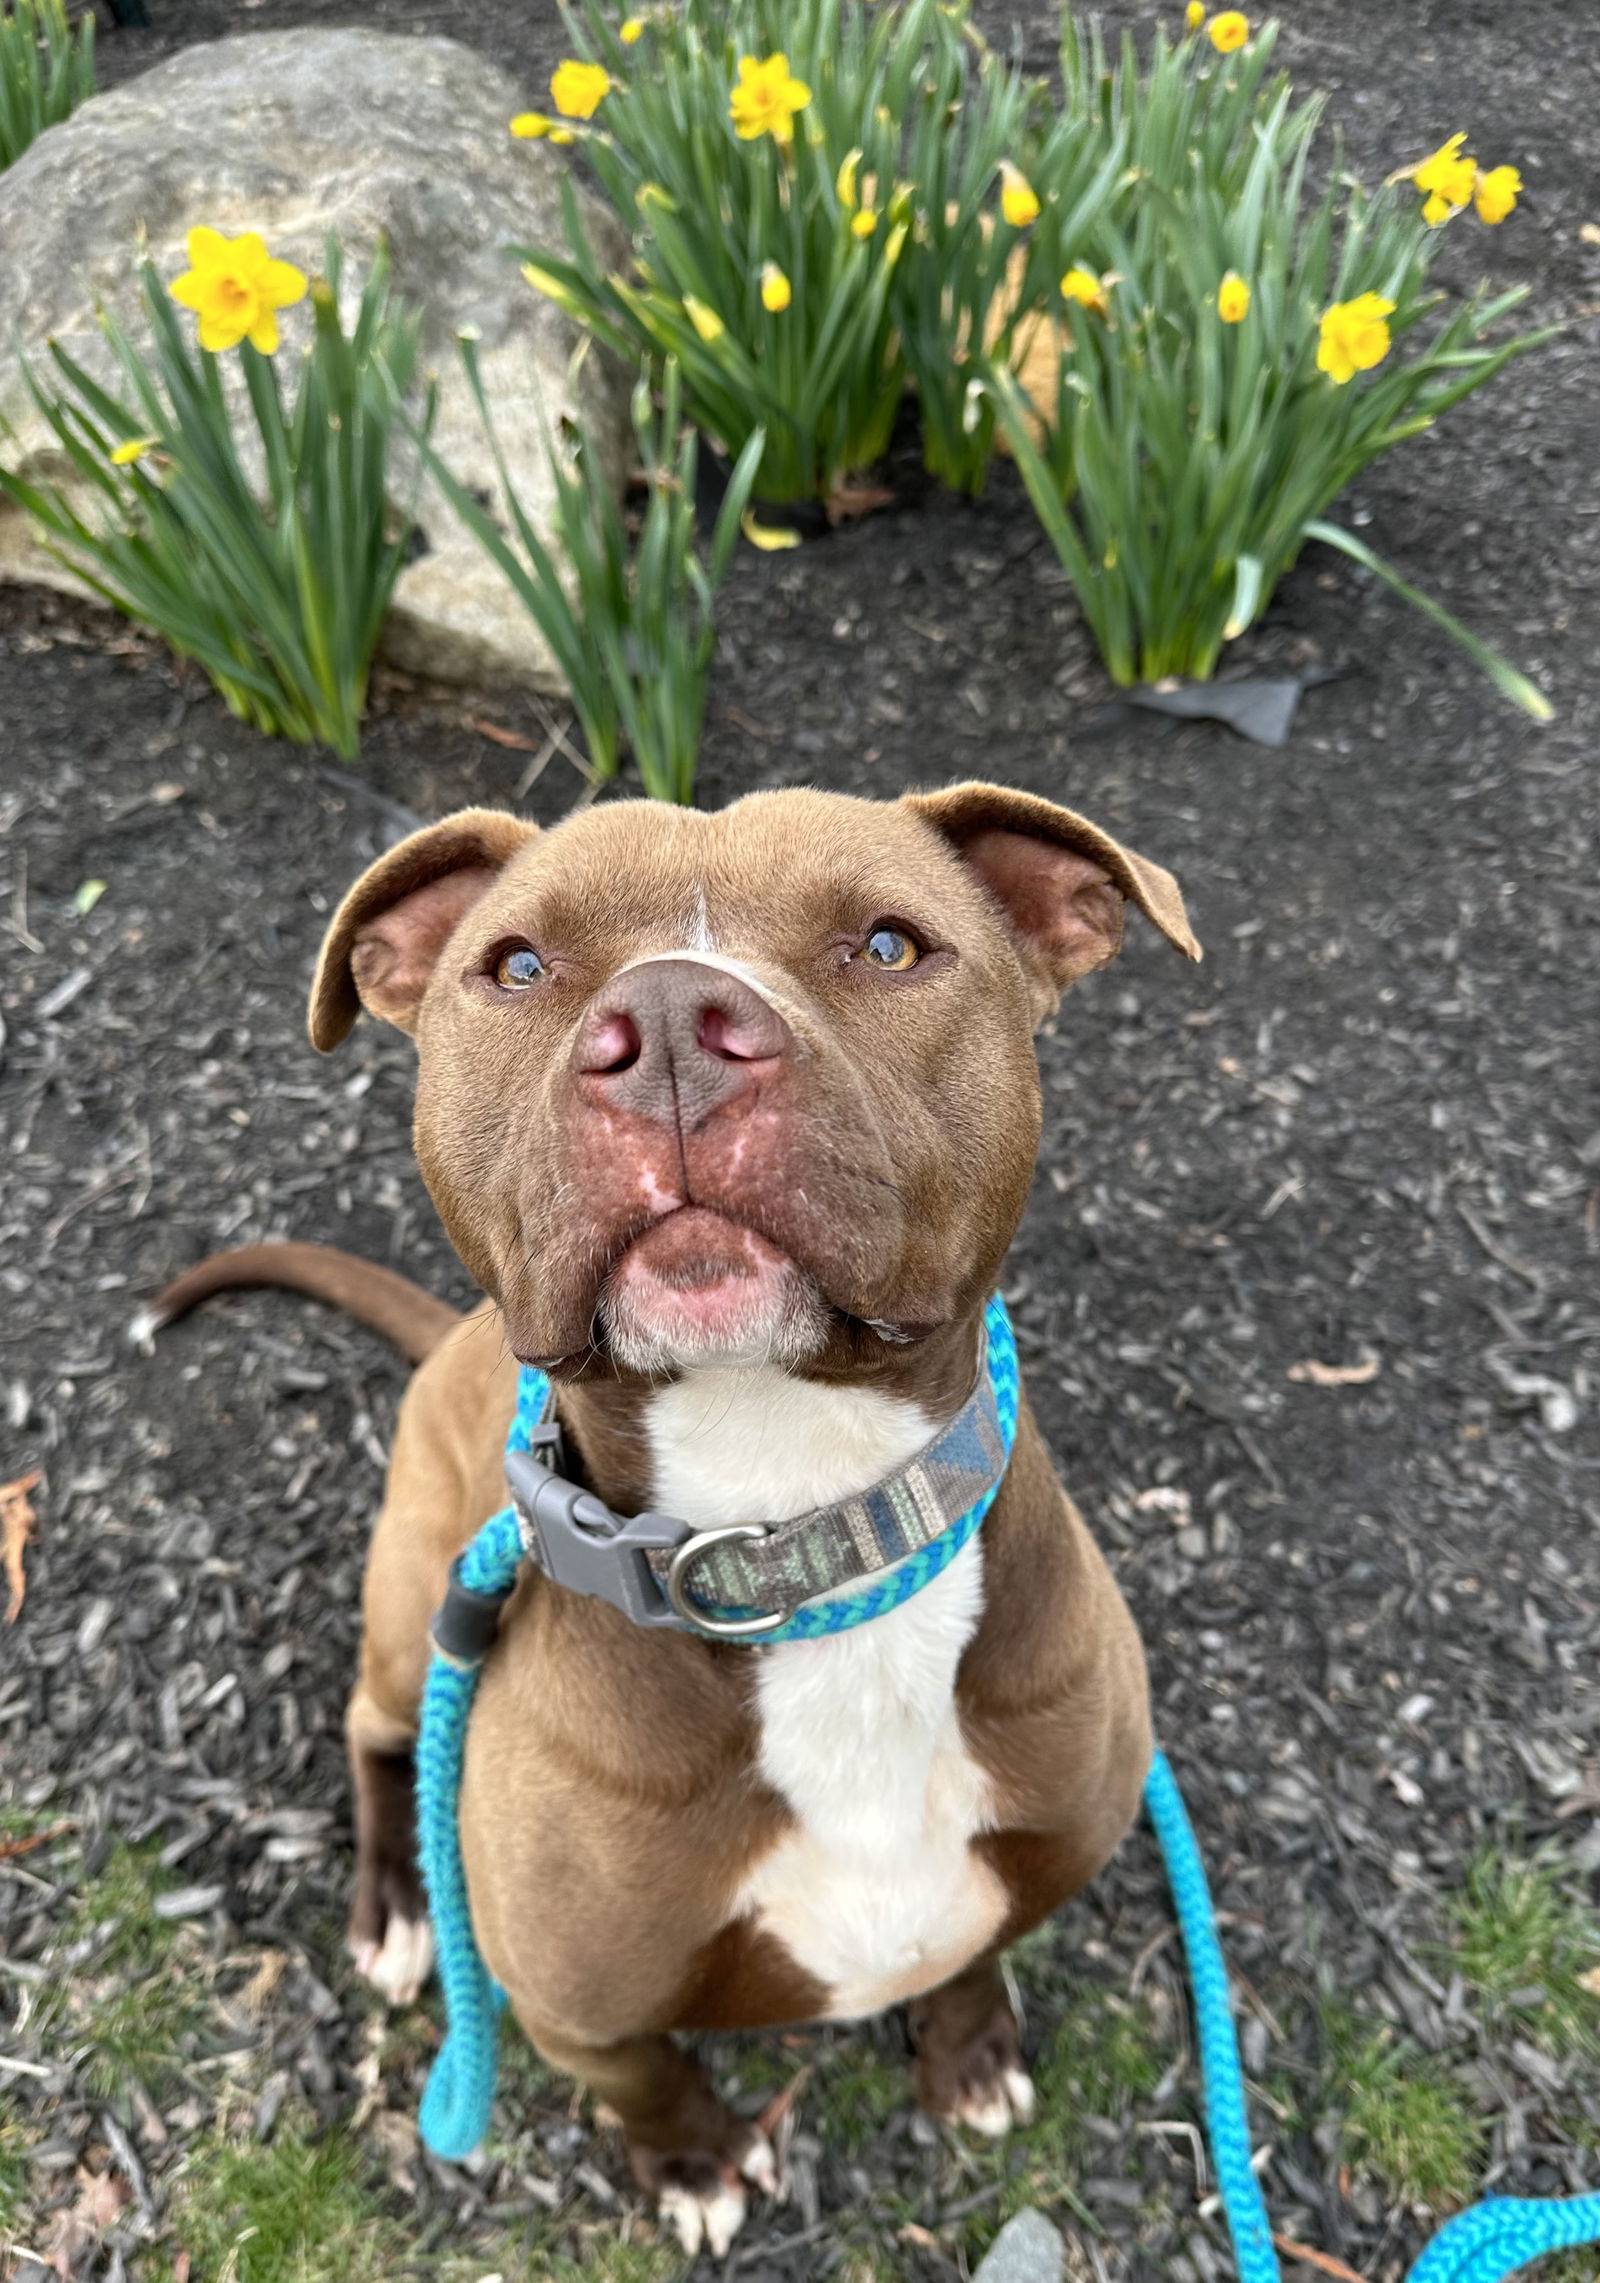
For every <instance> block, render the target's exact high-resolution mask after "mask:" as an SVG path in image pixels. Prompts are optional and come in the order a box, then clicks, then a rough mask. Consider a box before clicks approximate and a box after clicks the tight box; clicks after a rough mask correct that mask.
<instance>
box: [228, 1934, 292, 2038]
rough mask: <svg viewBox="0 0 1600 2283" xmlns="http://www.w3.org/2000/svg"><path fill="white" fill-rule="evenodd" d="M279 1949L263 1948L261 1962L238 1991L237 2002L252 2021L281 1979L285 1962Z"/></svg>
mask: <svg viewBox="0 0 1600 2283" xmlns="http://www.w3.org/2000/svg"><path fill="white" fill-rule="evenodd" d="M286 1962H287V1961H286V1960H285V1957H284V1954H283V1952H282V1951H281V1950H263V1951H262V1953H261V1963H260V1965H259V1966H257V1968H256V1970H255V1972H254V1973H253V1974H252V1975H251V1977H250V1979H249V1981H248V1982H246V1983H245V1985H244V1987H243V1989H241V1990H240V1992H239V1998H238V2003H239V2005H240V2007H241V2008H242V2010H243V2011H244V2012H245V2013H246V2014H248V2015H249V2017H250V2019H251V2020H252V2021H259V2020H260V2019H261V2016H262V2015H263V2014H264V2013H265V2012H266V2010H267V2003H268V2000H269V1999H270V1998H271V1996H272V1994H273V1992H274V1990H276V1988H277V1987H278V1984H279V1983H280V1982H281V1981H282V1979H283V1969H284V1966H285V1964H286Z"/></svg>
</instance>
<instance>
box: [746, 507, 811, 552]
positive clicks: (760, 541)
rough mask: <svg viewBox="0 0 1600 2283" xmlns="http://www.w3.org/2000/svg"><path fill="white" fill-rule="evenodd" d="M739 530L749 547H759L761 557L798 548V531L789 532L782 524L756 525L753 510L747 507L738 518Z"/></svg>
mask: <svg viewBox="0 0 1600 2283" xmlns="http://www.w3.org/2000/svg"><path fill="white" fill-rule="evenodd" d="M739 529H740V530H741V531H742V532H743V533H744V535H745V537H746V538H747V539H748V540H749V542H750V544H751V546H752V547H759V548H760V549H761V552H762V554H763V555H774V554H777V553H778V552H779V551H780V550H781V549H782V548H785V547H798V546H799V544H800V534H799V532H798V531H791V530H789V529H788V528H786V527H785V526H784V525H782V524H777V523H758V522H757V521H756V518H755V513H754V510H753V509H751V508H748V507H747V508H746V509H745V511H744V513H743V515H741V516H740V518H739Z"/></svg>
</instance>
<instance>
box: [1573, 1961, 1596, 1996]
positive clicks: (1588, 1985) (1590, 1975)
mask: <svg viewBox="0 0 1600 2283" xmlns="http://www.w3.org/2000/svg"><path fill="white" fill-rule="evenodd" d="M1578 1987H1579V1989H1580V1990H1587V1991H1588V1993H1589V1995H1590V1997H1592V1998H1600V1966H1590V1967H1589V1968H1588V1969H1587V1970H1586V1971H1585V1972H1584V1973H1582V1974H1580V1975H1579V1976H1578Z"/></svg>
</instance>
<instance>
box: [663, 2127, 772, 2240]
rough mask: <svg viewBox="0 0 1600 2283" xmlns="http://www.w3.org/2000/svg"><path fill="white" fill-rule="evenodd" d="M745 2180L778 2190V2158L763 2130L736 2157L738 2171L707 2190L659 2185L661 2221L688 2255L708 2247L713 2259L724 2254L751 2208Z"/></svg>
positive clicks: (767, 2190)
mask: <svg viewBox="0 0 1600 2283" xmlns="http://www.w3.org/2000/svg"><path fill="white" fill-rule="evenodd" d="M746 2180H748V2181H749V2182H750V2184H751V2186H752V2187H755V2188H759V2189H760V2191H761V2193H762V2194H763V2195H764V2196H776V2195H777V2193H778V2159H777V2157H776V2156H775V2155H774V2153H773V2148H772V2143H771V2141H770V2140H768V2138H767V2136H766V2134H765V2133H764V2132H763V2133H757V2135H756V2137H755V2139H754V2140H753V2141H752V2142H751V2144H750V2146H749V2147H748V2148H747V2149H746V2150H745V2152H744V2155H743V2156H742V2157H741V2158H740V2160H739V2170H738V2173H737V2174H734V2173H731V2172H730V2173H725V2174H724V2175H723V2177H722V2178H721V2179H720V2180H719V2181H718V2183H717V2185H716V2187H715V2188H714V2189H712V2191H711V2192H710V2193H709V2194H700V2193H697V2192H696V2191H695V2190H694V2189H692V2188H687V2187H682V2186H679V2185H677V2184H675V2183H669V2184H668V2185H667V2186H666V2187H664V2188H663V2189H662V2191H661V2200H660V2211H661V2218H662V2221H663V2223H664V2225H665V2226H667V2227H669V2228H671V2230H672V2232H673V2234H674V2235H675V2236H676V2237H677V2239H678V2241H679V2243H680V2244H682V2246H683V2249H684V2252H685V2254H686V2255H687V2256H688V2257H689V2258H690V2259H693V2258H694V2257H695V2255H696V2253H697V2252H699V2251H701V2250H702V2249H704V2250H706V2251H709V2252H710V2254H711V2256H712V2258H713V2259H722V2258H724V2257H725V2256H726V2254H727V2252H728V2248H729V2246H730V2245H731V2244H732V2242H733V2239H734V2237H735V2236H736V2235H737V2234H738V2232H739V2230H740V2229H741V2228H742V2227H743V2225H744V2220H745V2214H746V2212H747V2211H748V2210H749V2208H750V2199H749V2197H748V2196H747V2195H746V2194H745V2191H744V2182H745V2181H746Z"/></svg>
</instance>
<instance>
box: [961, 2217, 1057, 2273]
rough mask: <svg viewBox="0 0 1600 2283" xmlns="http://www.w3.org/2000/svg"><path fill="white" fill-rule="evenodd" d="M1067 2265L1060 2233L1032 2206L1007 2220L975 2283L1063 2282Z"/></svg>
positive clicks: (985, 2257) (979, 2270)
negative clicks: (1064, 2268)
mask: <svg viewBox="0 0 1600 2283" xmlns="http://www.w3.org/2000/svg"><path fill="white" fill-rule="evenodd" d="M1065 2262H1066V2246H1065V2245H1064V2244H1063V2242H1062V2240H1061V2232H1060V2230H1059V2229H1058V2228H1057V2227H1055V2226H1054V2225H1053V2224H1052V2223H1051V2222H1050V2221H1049V2220H1047V2219H1046V2218H1045V2216H1044V2214H1043V2212H1036V2211H1034V2210H1033V2209H1032V2208H1031V2207H1030V2208H1029V2209H1028V2210H1027V2211H1022V2212H1018V2214H1017V2215H1016V2217H1015V2219H1010V2220H1007V2222H1006V2224H1005V2226H1004V2227H1003V2228H1002V2229H1001V2230H1000V2233H999V2234H998V2235H997V2236H996V2237H995V2239H994V2241H993V2243H992V2244H990V2246H989V2248H988V2250H987V2251H986V2252H985V2253H984V2255H983V2263H982V2265H981V2266H980V2267H979V2269H978V2271H977V2273H976V2274H975V2275H974V2277H973V2279H972V2283H1061V2275H1062V2269H1063V2267H1064V2265H1065Z"/></svg>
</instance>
